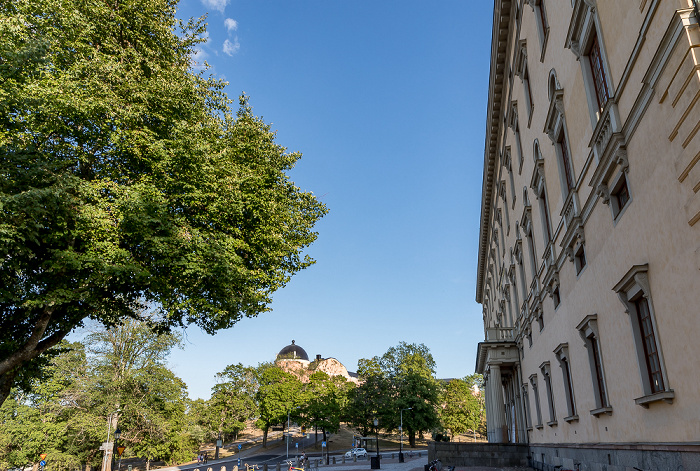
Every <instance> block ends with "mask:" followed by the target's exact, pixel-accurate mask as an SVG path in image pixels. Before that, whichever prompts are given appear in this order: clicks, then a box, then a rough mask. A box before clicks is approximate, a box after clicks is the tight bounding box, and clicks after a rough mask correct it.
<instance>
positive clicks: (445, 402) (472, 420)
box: [440, 378, 481, 439]
mask: <svg viewBox="0 0 700 471" xmlns="http://www.w3.org/2000/svg"><path fill="white" fill-rule="evenodd" d="M440 402H441V404H442V407H441V408H440V420H441V422H442V426H443V428H444V429H445V430H447V431H448V432H449V434H450V437H451V438H452V439H454V437H455V435H459V434H462V433H465V432H466V431H467V430H476V429H477V427H478V426H479V424H480V423H481V404H480V402H479V394H478V393H475V391H474V389H473V388H472V386H471V385H470V381H468V380H467V378H465V379H453V380H451V381H450V382H448V383H447V384H446V385H445V387H444V390H443V391H442V394H441V397H440Z"/></svg>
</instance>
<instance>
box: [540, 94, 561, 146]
mask: <svg viewBox="0 0 700 471" xmlns="http://www.w3.org/2000/svg"><path fill="white" fill-rule="evenodd" d="M563 120H564V90H563V89H561V88H558V89H557V90H554V93H553V94H552V97H551V99H550V101H549V108H548V110H547V118H546V119H545V123H544V129H543V132H544V133H545V134H547V136H548V137H549V139H550V140H551V141H552V144H556V142H557V134H558V132H559V130H560V129H561V126H562V123H563Z"/></svg>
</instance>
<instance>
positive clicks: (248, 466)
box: [243, 463, 260, 471]
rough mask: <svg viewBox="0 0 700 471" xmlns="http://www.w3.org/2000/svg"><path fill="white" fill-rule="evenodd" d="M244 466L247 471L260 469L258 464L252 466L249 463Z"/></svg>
mask: <svg viewBox="0 0 700 471" xmlns="http://www.w3.org/2000/svg"><path fill="white" fill-rule="evenodd" d="M243 466H245V471H250V470H251V469H260V466H258V465H257V464H254V465H253V466H250V465H249V464H248V463H243Z"/></svg>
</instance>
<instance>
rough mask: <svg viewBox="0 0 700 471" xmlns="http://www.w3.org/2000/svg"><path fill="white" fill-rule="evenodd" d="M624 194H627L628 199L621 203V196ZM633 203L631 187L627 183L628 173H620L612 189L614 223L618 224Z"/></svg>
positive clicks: (611, 206)
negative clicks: (631, 202)
mask: <svg viewBox="0 0 700 471" xmlns="http://www.w3.org/2000/svg"><path fill="white" fill-rule="evenodd" d="M623 189H624V190H625V191H624V192H626V193H627V199H626V200H625V201H624V202H621V201H620V194H621V193H623ZM630 201H632V193H631V192H630V185H629V182H628V181H627V173H626V172H620V174H619V175H618V176H617V178H616V179H615V181H614V182H613V184H612V187H611V189H610V209H611V210H612V214H613V221H615V222H617V221H618V220H619V219H620V217H621V216H622V213H623V212H624V211H625V209H627V207H628V206H629V204H630Z"/></svg>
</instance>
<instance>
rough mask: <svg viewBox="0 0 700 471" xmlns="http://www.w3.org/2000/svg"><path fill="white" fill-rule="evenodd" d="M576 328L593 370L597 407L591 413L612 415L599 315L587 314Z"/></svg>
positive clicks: (592, 382) (592, 381) (595, 415)
mask: <svg viewBox="0 0 700 471" xmlns="http://www.w3.org/2000/svg"><path fill="white" fill-rule="evenodd" d="M576 329H577V330H578V332H579V335H580V336H581V339H582V340H583V344H584V346H585V347H586V350H587V351H588V366H589V368H590V371H591V387H592V388H593V396H594V398H595V409H593V410H591V411H590V412H591V415H593V416H594V417H600V416H601V415H602V414H607V415H611V414H612V410H613V409H612V406H611V405H610V400H609V398H608V385H607V381H606V379H605V367H604V365H603V353H602V351H601V345H600V334H599V332H598V315H597V314H591V315H588V316H586V317H585V318H584V319H583V320H582V321H581V322H580V323H579V324H578V326H576Z"/></svg>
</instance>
